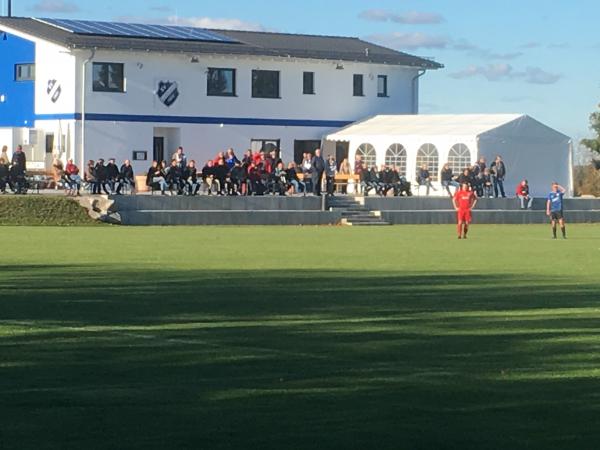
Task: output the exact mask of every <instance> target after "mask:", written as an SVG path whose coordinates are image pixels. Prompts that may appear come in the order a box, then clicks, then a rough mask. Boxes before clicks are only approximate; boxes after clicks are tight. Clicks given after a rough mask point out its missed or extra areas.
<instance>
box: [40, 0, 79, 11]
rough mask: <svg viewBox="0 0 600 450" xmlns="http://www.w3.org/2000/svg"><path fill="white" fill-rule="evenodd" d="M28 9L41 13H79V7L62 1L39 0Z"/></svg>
mask: <svg viewBox="0 0 600 450" xmlns="http://www.w3.org/2000/svg"><path fill="white" fill-rule="evenodd" d="M30 9H31V10H32V11H35V12H42V13H75V12H78V11H79V6H77V5H76V4H75V3H70V2H66V1H63V0H41V1H39V2H37V3H36V4H34V5H33V6H32V7H31V8H30Z"/></svg>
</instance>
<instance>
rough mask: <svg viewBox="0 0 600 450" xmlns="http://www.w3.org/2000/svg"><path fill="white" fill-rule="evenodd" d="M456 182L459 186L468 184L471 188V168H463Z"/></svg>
mask: <svg viewBox="0 0 600 450" xmlns="http://www.w3.org/2000/svg"><path fill="white" fill-rule="evenodd" d="M458 184H459V185H460V186H462V185H463V184H468V185H469V187H470V188H471V189H472V188H473V175H472V173H471V169H469V168H465V169H463V171H462V173H461V174H460V175H459V176H458Z"/></svg>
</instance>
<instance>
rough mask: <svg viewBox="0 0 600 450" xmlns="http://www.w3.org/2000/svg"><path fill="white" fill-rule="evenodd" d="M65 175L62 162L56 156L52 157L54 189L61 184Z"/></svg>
mask: <svg viewBox="0 0 600 450" xmlns="http://www.w3.org/2000/svg"><path fill="white" fill-rule="evenodd" d="M64 175H65V168H64V165H63V162H62V160H61V159H60V158H59V157H58V155H54V159H53V160H52V180H53V181H54V189H58V185H59V184H60V183H62V181H63V177H64Z"/></svg>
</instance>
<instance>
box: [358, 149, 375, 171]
mask: <svg viewBox="0 0 600 450" xmlns="http://www.w3.org/2000/svg"><path fill="white" fill-rule="evenodd" d="M356 154H357V155H359V156H360V159H361V160H362V162H363V167H364V168H365V169H370V168H371V167H374V166H375V167H376V166H377V152H376V151H375V147H373V146H372V145H371V144H362V145H361V146H359V147H358V149H357V150H356Z"/></svg>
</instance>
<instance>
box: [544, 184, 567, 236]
mask: <svg viewBox="0 0 600 450" xmlns="http://www.w3.org/2000/svg"><path fill="white" fill-rule="evenodd" d="M564 195H565V188H564V187H562V186H561V185H560V184H558V183H557V182H556V181H555V182H554V183H552V191H551V192H550V194H548V200H547V202H546V215H547V216H548V217H550V221H551V224H552V238H553V239H556V223H557V222H558V224H559V225H560V231H561V232H562V236H563V239H566V238H567V229H566V226H565V215H564V210H563V203H564V202H563V197H564Z"/></svg>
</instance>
